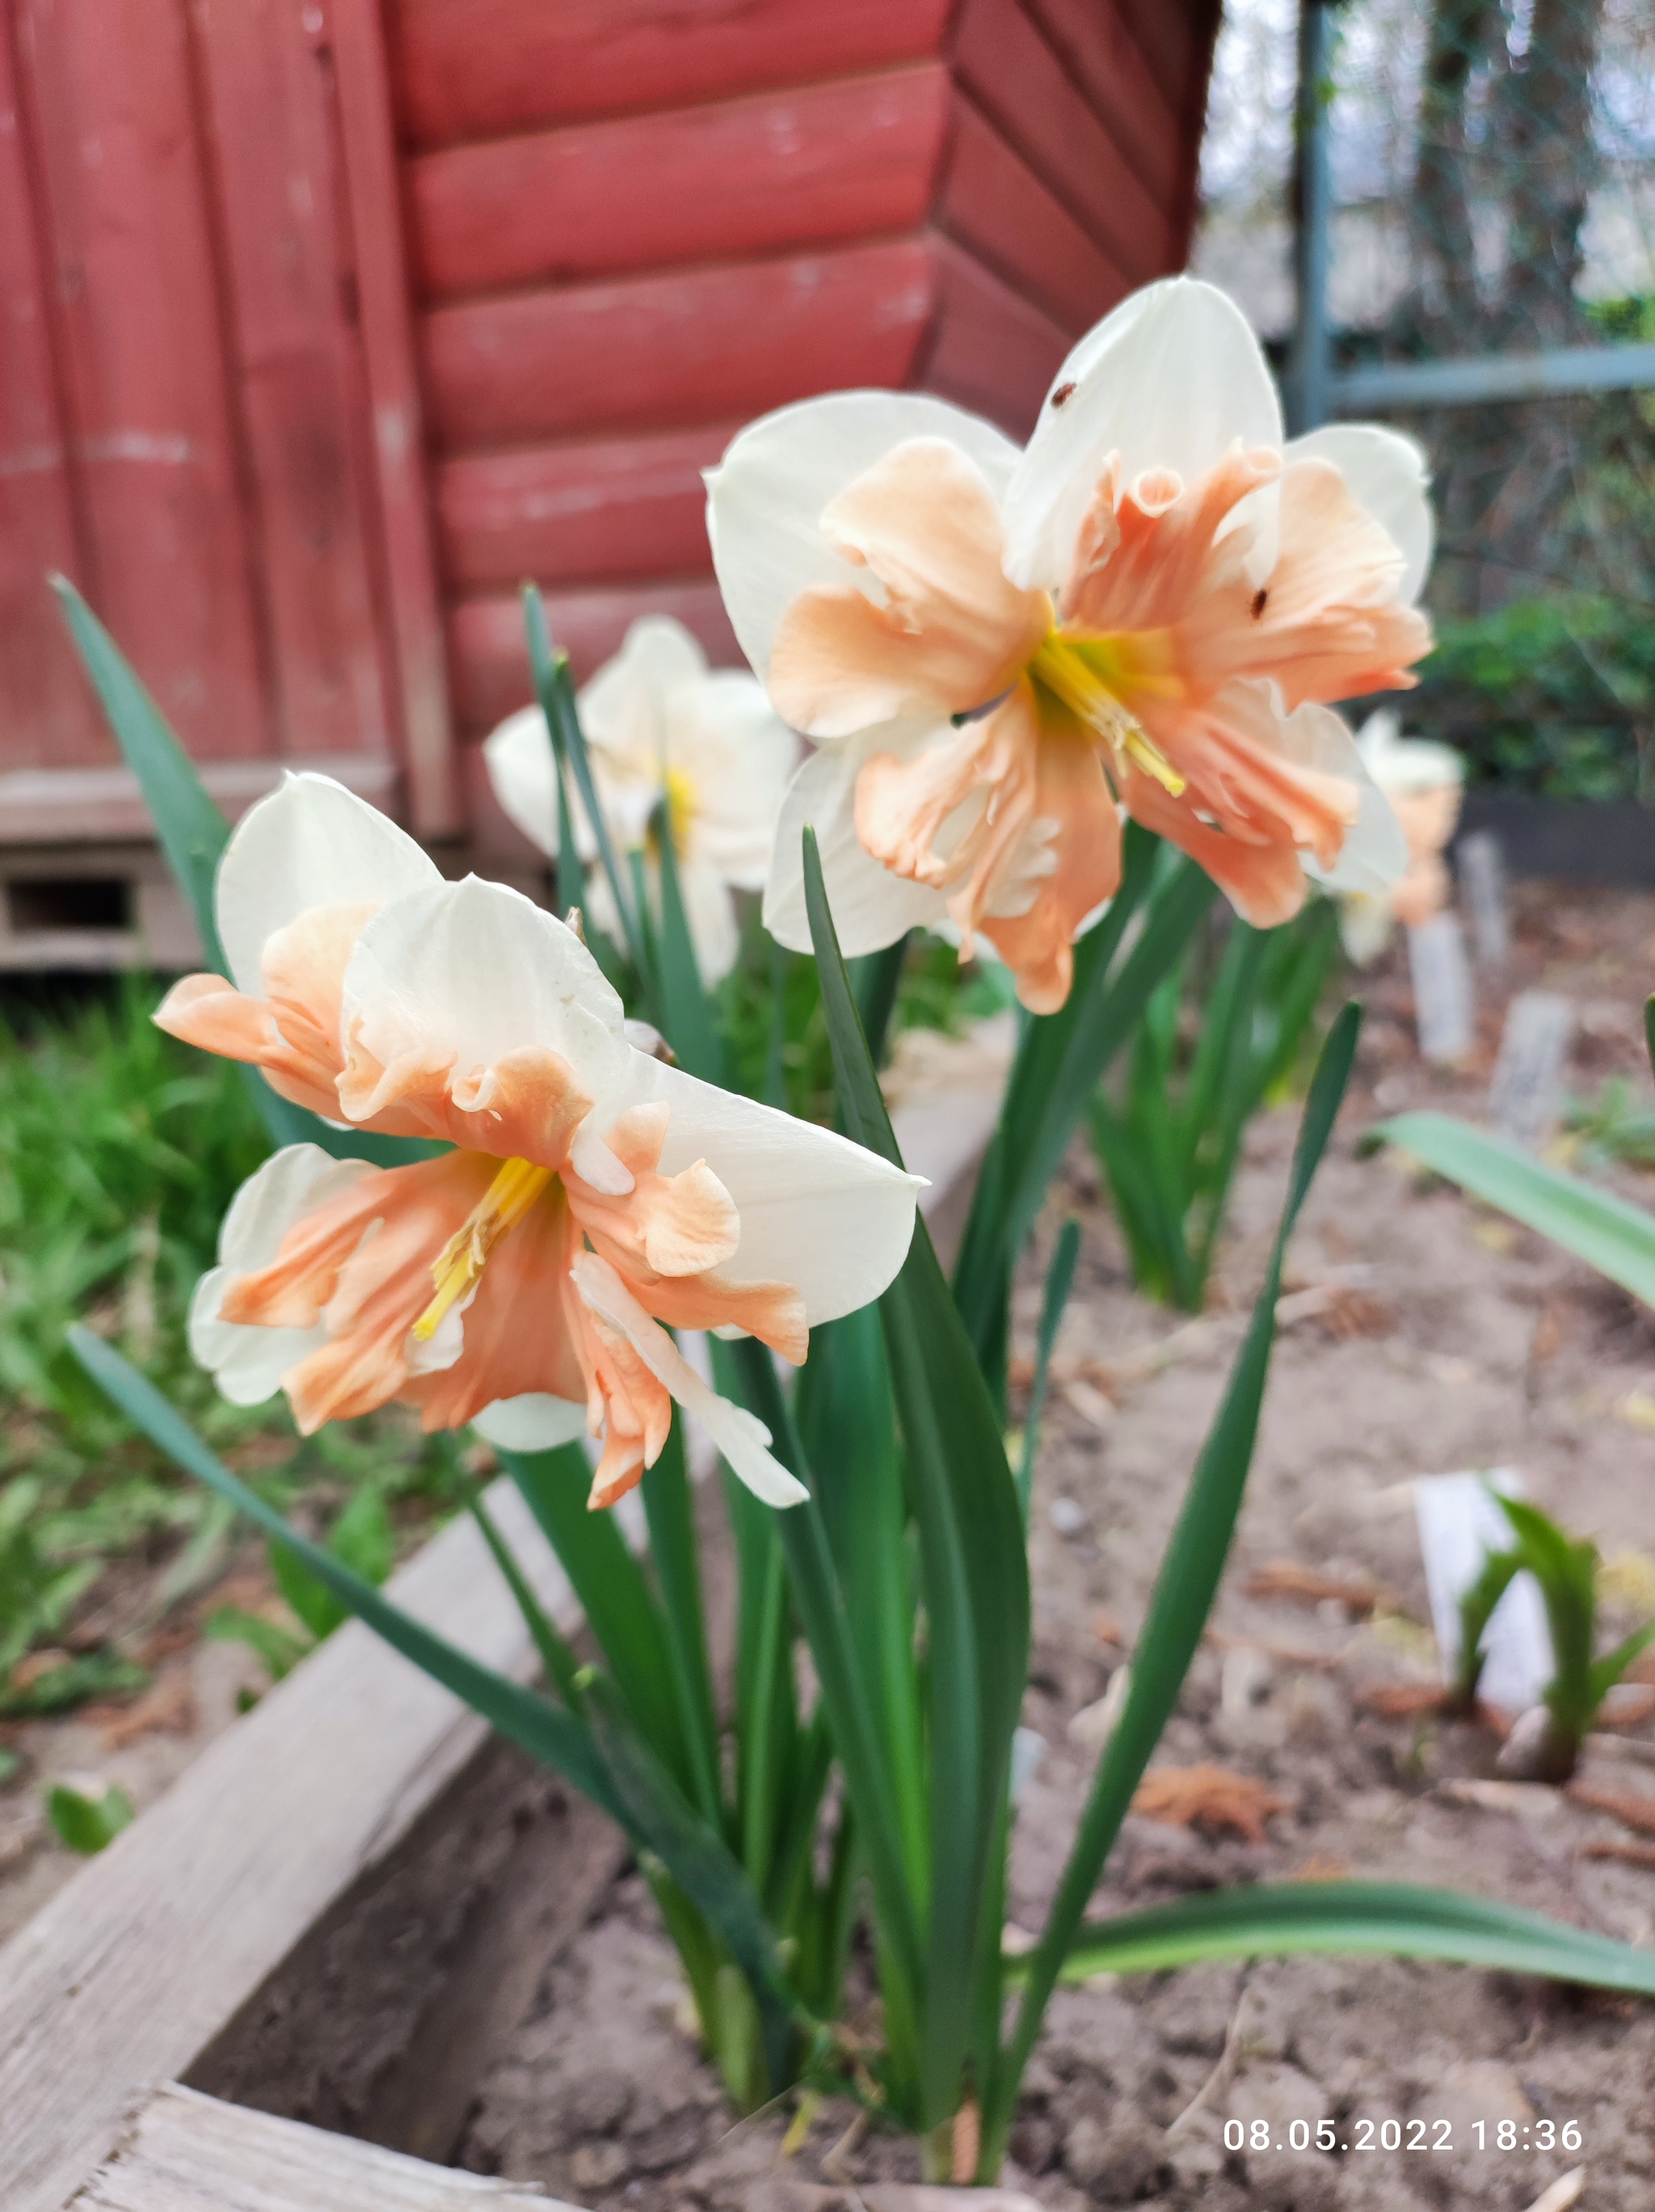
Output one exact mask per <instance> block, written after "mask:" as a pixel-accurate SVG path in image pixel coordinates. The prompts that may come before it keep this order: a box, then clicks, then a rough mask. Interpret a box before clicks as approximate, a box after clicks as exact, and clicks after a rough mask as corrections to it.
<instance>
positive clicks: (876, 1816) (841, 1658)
mask: <svg viewBox="0 0 1655 2212" xmlns="http://www.w3.org/2000/svg"><path fill="white" fill-rule="evenodd" d="M712 1356H713V1360H714V1366H715V1373H716V1374H717V1376H718V1383H719V1387H720V1389H727V1390H728V1394H729V1395H731V1396H732V1397H735V1398H737V1399H738V1400H739V1401H741V1402H742V1403H743V1404H744V1405H745V1406H746V1407H747V1408H748V1410H749V1412H750V1413H755V1414H756V1415H757V1416H758V1418H759V1419H760V1420H761V1421H762V1422H763V1423H764V1425H765V1426H766V1427H767V1429H768V1430H769V1431H770V1436H771V1449H772V1451H773V1453H774V1454H775V1455H776V1457H777V1458H778V1459H779V1460H780V1462H781V1463H782V1465H783V1466H784V1467H785V1468H788V1469H789V1470H790V1472H791V1473H792V1474H796V1475H797V1477H798V1478H799V1480H800V1481H801V1482H804V1483H806V1484H809V1483H810V1482H811V1474H810V1469H809V1463H808V1462H807V1460H806V1458H805V1455H804V1451H803V1446H802V1445H801V1443H800V1441H799V1437H798V1432H797V1429H796V1427H795V1426H794V1424H793V1419H792V1416H791V1413H790V1411H789V1409H788V1406H787V1401H786V1400H785V1398H784V1397H783V1396H782V1393H781V1385H780V1383H779V1382H778V1380H777V1378H776V1370H775V1365H774V1363H773V1359H772V1358H771V1355H770V1353H769V1352H768V1351H767V1349H766V1347H765V1346H763V1345H761V1344H760V1343H759V1342H757V1341H756V1340H755V1339H754V1338H751V1337H749V1338H745V1339H743V1340H741V1341H739V1342H737V1343H734V1344H728V1345H726V1344H720V1343H718V1342H716V1341H715V1343H714V1345H713V1355H712ZM771 1522H772V1526H773V1528H774V1531H775V1534H776V1536H777V1539H778V1541H779V1543H780V1544H781V1547H782V1550H783V1553H784V1554H785V1559H786V1562H787V1573H788V1580H789V1583H791V1588H792V1592H793V1602H794V1603H795V1605H796V1606H797V1607H798V1613H799V1620H800V1621H801V1623H802V1624H803V1629H804V1634H805V1638H806V1641H807V1642H808V1643H809V1646H810V1656H811V1658H812V1659H813V1660H814V1661H815V1669H816V1679H817V1680H818V1681H819V1682H820V1684H821V1694H822V1698H823V1699H824V1701H825V1702H826V1705H827V1714H828V1718H829V1720H830V1721H831V1723H832V1724H833V1731H834V1743H835V1744H836V1746H837V1747H838V1751H839V1758H840V1765H841V1767H842V1768H843V1769H844V1772H845V1787H846V1791H847V1793H848V1795H849V1796H850V1799H851V1802H852V1805H853V1806H854V1807H855V1808H856V1815H857V1825H858V1832H859V1834H860V1836H861V1838H862V1844H863V1849H864V1851H865V1854H866V1857H867V1864H868V1872H869V1875H870V1878H871V1880H872V1882H873V1888H874V1899H875V1905H876V1911H877V1916H878V1921H879V1926H880V1930H881V1934H882V1939H883V1942H884V1944H885V1946H886V1947H887V1949H888V1955H889V1961H890V1969H891V1972H893V1973H894V1975H895V1977H896V1978H897V1979H898V1980H899V1982H900V1989H899V1990H897V1994H896V2002H898V2004H899V2005H901V2004H902V2003H904V2002H906V2005H907V2008H908V2009H909V2010H910V2011H912V2009H913V2008H914V2007H915V2006H916V2005H917V2002H918V1993H919V1990H920V1989H921V1986H922V1976H923V1972H924V1966H923V1954H922V1952H921V1948H920V1940H919V1927H918V1915H917V1912H916V1908H915V1900H914V1897H913V1893H912V1890H911V1888H910V1887H909V1882H908V1875H907V1869H906V1864H905V1862H904V1857H903V1851H902V1845H901V1841H900V1819H899V1814H898V1811H897V1806H896V1801H895V1797H894V1791H893V1788H892V1781H891V1775H890V1771H889V1767H888V1763H887V1759H886V1754H885V1747H884V1739H883V1735H882V1729H881V1726H880V1723H879V1721H878V1718H877V1717H876V1708H875V1706H874V1705H873V1701H872V1699H871V1698H870V1692H869V1685H868V1681H867V1679H866V1675H865V1673H864V1666H863V1655H862V1654H861V1652H860V1651H859V1650H858V1645H857V1643H856V1639H855V1637H854V1635H853V1633H852V1626H851V1620H850V1613H849V1608H848V1607H847V1605H846V1597H845V1592H844V1589H843V1588H842V1587H841V1585H840V1579H839V1574H838V1571H837V1569H836V1568H835V1566H834V1554H833V1548H832V1546H831V1545H830V1544H829V1542H828V1541H827V1528H826V1525H825V1523H824V1522H823V1520H822V1516H821V1507H820V1505H819V1504H817V1502H816V1499H815V1496H814V1494H813V1495H812V1497H811V1498H809V1500H807V1502H806V1503H805V1504H802V1505H793V1506H790V1507H789V1508H788V1509H787V1510H786V1511H785V1512H784V1513H775V1514H773V1515H772V1516H771ZM881 1979H882V1984H884V1985H885V1987H886V1988H887V1990H888V1991H889V1990H890V1987H891V1984H890V1983H889V1982H888V1980H887V1979H886V1975H885V1973H884V1972H883V1971H882V1976H881ZM889 2001H890V1999H889V1996H888V2002H889Z"/></svg>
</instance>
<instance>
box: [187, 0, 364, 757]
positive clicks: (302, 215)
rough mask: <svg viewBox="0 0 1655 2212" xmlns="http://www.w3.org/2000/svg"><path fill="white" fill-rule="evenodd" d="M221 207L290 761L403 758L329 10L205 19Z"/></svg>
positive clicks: (279, 704)
mask: <svg viewBox="0 0 1655 2212" xmlns="http://www.w3.org/2000/svg"><path fill="white" fill-rule="evenodd" d="M194 20H195V25H196V36H197V50H198V52H199V54H200V58H201V72H202V92H203V102H202V105H203V112H204V116H205V121H206V131H207V137H208V141H209V148H210V151H211V155H212V158H213V169H214V173H215V180H216V185H217V201H218V205H219V207H220V209H221V215H222V222H223V236H224V258H225V262H226V265H227V278H228V282H227V286H226V295H227V298H226V307H227V329H226V333H225V339H226V344H227V350H228V354H229V358H230V362H231V366H232V369H233V380H234V384H235V387H236V391H237V393H238V396H239V405H240V410H241V414H242V420H243V423H244V426H245V444H246V470H247V474H248V477H249V486H250V491H251V498H250V500H249V502H248V519H247V527H248V531H249V534H250V536H251V538H252V540H253V544H254V547H255V551H256V554H257V557H258V562H259V564H260V570H261V576H262V582H263V588H264V599H265V603H266V605H267V608H268V612H269V621H270V683H271V685H272V687H273V690H274V694H275V708H276V718H277V723H278V727H279V730H280V734H281V740H282V748H283V750H289V751H294V752H309V753H325V752H330V751H335V750H337V751H340V752H353V751H356V750H360V749H361V748H363V747H365V746H373V747H385V748H388V747H389V746H390V744H391V728H392V725H391V713H390V708H389V705H388V702H387V701H386V698H385V676H386V671H385V669H384V668H383V667H382V665H381V659H380V652H379V625H378V621H377V617H376V612H375V608H374V604H373V575H372V568H371V562H370V556H369V547H368V540H367V529H366V526H365V525H366V519H367V513H368V510H369V506H370V501H371V484H370V472H371V462H370V459H369V455H368V453H367V447H366V441H365V440H364V439H363V437H362V435H361V433H362V431H363V430H364V428H365V427H366V426H365V423H364V422H363V420H362V413H363V410H362V406H361V352H360V346H359V344H358V343H357V333H356V331H355V328H354V326H353V325H351V324H350V323H349V321H348V319H347V316H346V312H345V310H346V295H345V288H344V287H343V285H342V283H341V282H340V275H341V269H340V261H341V251H340V249H341V243H342V241H341V227H340V215H341V204H342V198H343V179H342V178H341V177H340V175H339V174H338V166H339V164H338V158H337V145H336V131H335V130H334V128H333V127H332V125H333V124H334V120H335V118H334V112H333V97H332V81H331V70H330V64H329V62H328V58H327V54H326V50H325V47H324V39H323V32H322V21H323V19H322V16H321V15H320V13H319V11H316V10H312V11H309V12H308V13H307V12H306V10H304V9H300V8H297V7H291V6H288V7H270V6H262V7H258V6H253V7H250V6H248V5H247V4H246V0H201V4H198V5H197V8H196V11H195V18H194ZM312 26H313V27H312Z"/></svg>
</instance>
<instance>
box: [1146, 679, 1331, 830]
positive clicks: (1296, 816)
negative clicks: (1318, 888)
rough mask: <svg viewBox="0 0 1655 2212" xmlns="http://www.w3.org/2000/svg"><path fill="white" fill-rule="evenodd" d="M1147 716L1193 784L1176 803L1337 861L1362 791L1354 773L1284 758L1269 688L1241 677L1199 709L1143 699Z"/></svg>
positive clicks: (1159, 741) (1169, 755) (1224, 826)
mask: <svg viewBox="0 0 1655 2212" xmlns="http://www.w3.org/2000/svg"><path fill="white" fill-rule="evenodd" d="M1143 716H1144V720H1145V723H1146V725H1147V726H1148V728H1149V732H1150V735H1151V736H1152V737H1153V738H1155V742H1156V744H1158V745H1159V746H1160V747H1161V750H1162V751H1163V752H1164V753H1165V754H1166V756H1167V759H1168V760H1169V761H1170V762H1171V763H1173V767H1174V768H1175V769H1177V770H1178V772H1179V775H1181V776H1183V777H1184V778H1185V782H1186V785H1187V789H1186V790H1185V793H1184V794H1183V796H1182V798H1181V799H1179V800H1177V801H1175V802H1174V803H1175V804H1177V805H1182V806H1184V807H1185V808H1186V809H1188V810H1190V811H1194V812H1196V813H1198V814H1205V815H1209V816H1210V817H1212V819H1213V820H1214V821H1215V822H1216V823H1217V824H1218V825H1219V827H1220V828H1221V829H1224V830H1225V831H1227V832H1228V834H1229V835H1230V836H1238V837H1241V838H1243V839H1245V840H1246V841H1247V842H1252V843H1264V844H1285V845H1291V846H1295V847H1298V848H1302V849H1304V850H1306V851H1309V852H1312V853H1314V854H1315V855H1316V858H1317V860H1319V862H1320V863H1321V865H1322V866H1324V867H1325V868H1331V867H1332V866H1333V865H1334V863H1335V862H1336V861H1337V859H1338V857H1339V854H1340V851H1341V849H1342V848H1343V844H1344V841H1345V837H1346V835H1347V833H1348V832H1349V829H1351V828H1352V826H1353V825H1354V824H1355V821H1356V818H1357V817H1358V815H1359V814H1360V812H1361V792H1360V790H1359V788H1358V787H1357V785H1356V784H1355V781H1354V780H1351V779H1349V778H1347V777H1344V776H1338V775H1328V774H1326V773H1325V771H1323V770H1321V769H1311V768H1304V767H1301V766H1300V765H1299V764H1298V763H1294V762H1293V761H1290V760H1288V758H1287V757H1285V755H1284V754H1283V753H1282V751H1281V750H1279V749H1278V741H1277V738H1276V714H1275V710H1274V708H1273V706H1272V704H1271V702H1270V695H1269V692H1268V690H1267V688H1266V687H1264V686H1262V685H1258V684H1236V685H1234V686H1232V687H1230V688H1229V689H1228V690H1224V691H1222V692H1221V693H1220V694H1219V695H1218V696H1216V697H1215V698H1214V699H1213V700H1211V701H1210V702H1209V703H1208V704H1207V705H1205V706H1203V707H1199V708H1168V707H1165V706H1162V705H1161V704H1159V703H1158V702H1157V703H1155V704H1151V703H1149V702H1144V705H1143ZM1129 804H1131V802H1129ZM1132 811H1133V812H1134V813H1135V814H1136V813H1137V806H1136V804H1133V805H1132ZM1138 818H1139V819H1140V820H1142V819H1143V817H1142V816H1139V817H1138Z"/></svg>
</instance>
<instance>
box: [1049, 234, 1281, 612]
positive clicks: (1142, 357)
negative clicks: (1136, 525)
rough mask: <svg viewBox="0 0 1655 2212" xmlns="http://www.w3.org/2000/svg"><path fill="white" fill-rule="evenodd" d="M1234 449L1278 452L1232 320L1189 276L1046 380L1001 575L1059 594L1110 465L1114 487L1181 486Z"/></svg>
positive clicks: (1220, 299) (1255, 364)
mask: <svg viewBox="0 0 1655 2212" xmlns="http://www.w3.org/2000/svg"><path fill="white" fill-rule="evenodd" d="M1065 385H1069V386H1072V387H1073V389H1072V390H1071V391H1070V392H1069V393H1068V394H1067V396H1066V397H1065V398H1064V400H1063V401H1062V403H1061V404H1060V405H1056V406H1054V405H1053V404H1052V401H1053V398H1054V397H1055V395H1056V394H1057V393H1058V392H1062V391H1063V389H1064V386H1065ZM1237 438H1240V440H1241V441H1242V442H1243V444H1244V445H1247V446H1267V447H1271V448H1272V449H1275V450H1278V451H1279V449H1280V447H1281V444H1282V409H1281V403H1280V401H1279V400H1278V399H1277V398H1276V386H1275V384H1274V383H1273V382H1272V380H1271V378H1270V368H1269V366H1268V364H1267V363H1266V362H1265V360H1264V354H1263V352H1262V350H1261V349H1260V348H1259V344H1258V339H1257V338H1256V337H1254V336H1253V334H1252V331H1251V330H1250V329H1249V327H1248V325H1247V321H1246V317H1245V316H1244V315H1243V314H1242V313H1241V310H1240V308H1239V307H1237V306H1236V305H1235V304H1234V301H1231V300H1229V299H1228V298H1227V297H1226V296H1225V295H1224V294H1223V293H1222V292H1220V291H1218V290H1217V289H1215V287H1214V286H1212V285H1210V284H1203V283H1201V282H1199V281H1198V279H1197V278H1195V277H1191V276H1170V277H1167V278H1166V279H1164V280H1163V281H1162V282H1161V283H1158V284H1150V285H1147V286H1146V287H1145V288H1144V289H1143V291H1141V292H1135V293H1134V294H1133V295H1132V296H1131V299H1129V300H1125V301H1122V303H1121V305H1120V306H1119V307H1117V308H1116V309H1115V310H1114V312H1113V313H1112V314H1110V315H1107V316H1106V317H1105V318H1104V319H1103V321H1102V322H1100V324H1099V325H1098V326H1097V328H1096V329H1095V330H1093V331H1088V333H1087V335H1086V337H1083V338H1082V340H1081V342H1080V343H1079V344H1078V345H1077V346H1076V347H1075V349H1074V350H1073V351H1072V352H1071V353H1070V356H1069V358H1068V360H1067V361H1065V362H1064V365H1063V367H1062V368H1060V369H1059V370H1058V374H1057V375H1056V376H1055V377H1054V378H1053V379H1052V391H1051V392H1049V393H1048V394H1047V397H1046V405H1045V407H1044V408H1043V409H1042V410H1041V414H1040V422H1039V424H1038V426H1037V428H1036V429H1035V432H1034V436H1033V438H1031V439H1030V441H1029V444H1028V452H1027V453H1025V454H1024V456H1023V458H1022V460H1021V463H1020V464H1019V465H1018V469H1017V473H1016V475H1015V477H1014V478H1013V480H1012V483H1011V488H1010V489H1009V492H1008V494H1007V495H1006V502H1005V517H1006V574H1008V575H1009V577H1010V578H1011V580H1012V581H1013V582H1014V583H1016V584H1021V585H1022V586H1023V587H1024V588H1025V589H1026V590H1034V589H1043V590H1046V591H1060V590H1061V589H1062V587H1063V586H1064V583H1065V581H1066V580H1067V579H1068V575H1069V571H1070V564H1071V562H1072V560H1073V556H1074V550H1075V538H1076V532H1077V531H1078V530H1079V528H1080V526H1081V522H1082V519H1083V517H1084V515H1085V513H1086V510H1087V508H1088V506H1089V505H1090V503H1091V500H1092V495H1093V493H1094V490H1095V489H1096V487H1097V483H1098V479H1099V477H1100V475H1101V473H1102V471H1103V465H1104V463H1105V461H1106V459H1108V457H1109V455H1110V454H1111V453H1118V454H1119V456H1120V463H1121V482H1122V483H1123V485H1128V484H1131V483H1132V482H1133V481H1134V479H1135V478H1136V477H1138V476H1139V475H1140V474H1141V473H1142V471H1143V470H1145V469H1150V468H1167V469H1175V470H1177V471H1178V472H1179V475H1180V476H1181V477H1183V478H1184V481H1185V483H1186V484H1187V483H1193V482H1194V481H1195V479H1196V478H1197V477H1202V476H1204V475H1205V474H1206V472H1207V471H1208V470H1209V469H1210V468H1211V467H1212V466H1213V465H1215V462H1217V461H1219V460H1220V459H1222V457H1223V455H1224V454H1225V453H1227V452H1228V450H1229V448H1230V447H1231V445H1232V444H1233V443H1234V441H1235V440H1236V439H1237Z"/></svg>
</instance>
